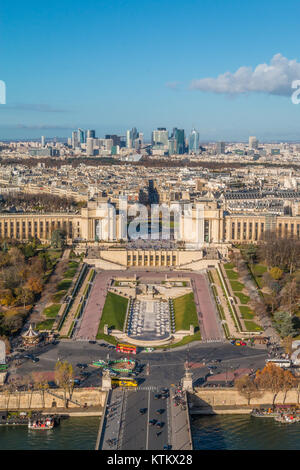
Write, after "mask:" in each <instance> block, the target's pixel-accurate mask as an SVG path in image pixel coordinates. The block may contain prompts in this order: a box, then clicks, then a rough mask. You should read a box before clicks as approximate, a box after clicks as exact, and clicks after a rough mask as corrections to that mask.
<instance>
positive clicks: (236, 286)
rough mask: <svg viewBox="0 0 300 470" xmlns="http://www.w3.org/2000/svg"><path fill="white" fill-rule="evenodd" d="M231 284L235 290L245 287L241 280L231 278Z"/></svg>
mask: <svg viewBox="0 0 300 470" xmlns="http://www.w3.org/2000/svg"><path fill="white" fill-rule="evenodd" d="M230 284H231V287H232V290H233V292H239V291H242V290H243V289H244V287H245V286H244V284H242V283H241V282H239V281H234V280H230Z"/></svg>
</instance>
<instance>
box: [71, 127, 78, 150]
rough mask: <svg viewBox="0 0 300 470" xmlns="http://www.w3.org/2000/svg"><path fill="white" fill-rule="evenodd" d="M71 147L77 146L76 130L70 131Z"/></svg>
mask: <svg viewBox="0 0 300 470" xmlns="http://www.w3.org/2000/svg"><path fill="white" fill-rule="evenodd" d="M72 147H73V149H75V148H76V147H78V133H77V131H73V132H72Z"/></svg>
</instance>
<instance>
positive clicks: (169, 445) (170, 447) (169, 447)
mask: <svg viewBox="0 0 300 470" xmlns="http://www.w3.org/2000/svg"><path fill="white" fill-rule="evenodd" d="M163 449H164V450H171V449H172V446H171V444H165V445H164V447H163Z"/></svg>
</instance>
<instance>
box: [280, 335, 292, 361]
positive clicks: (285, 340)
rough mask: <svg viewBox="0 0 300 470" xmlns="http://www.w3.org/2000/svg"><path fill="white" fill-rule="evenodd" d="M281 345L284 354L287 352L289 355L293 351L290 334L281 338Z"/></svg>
mask: <svg viewBox="0 0 300 470" xmlns="http://www.w3.org/2000/svg"><path fill="white" fill-rule="evenodd" d="M282 346H283V347H284V351H285V354H288V355H289V356H291V354H292V351H293V347H292V346H293V338H292V336H286V337H285V338H283V340H282Z"/></svg>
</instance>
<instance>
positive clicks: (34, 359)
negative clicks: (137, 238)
mask: <svg viewBox="0 0 300 470" xmlns="http://www.w3.org/2000/svg"><path fill="white" fill-rule="evenodd" d="M31 360H32V362H34V363H36V362H39V358H38V357H32V358H31Z"/></svg>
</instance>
